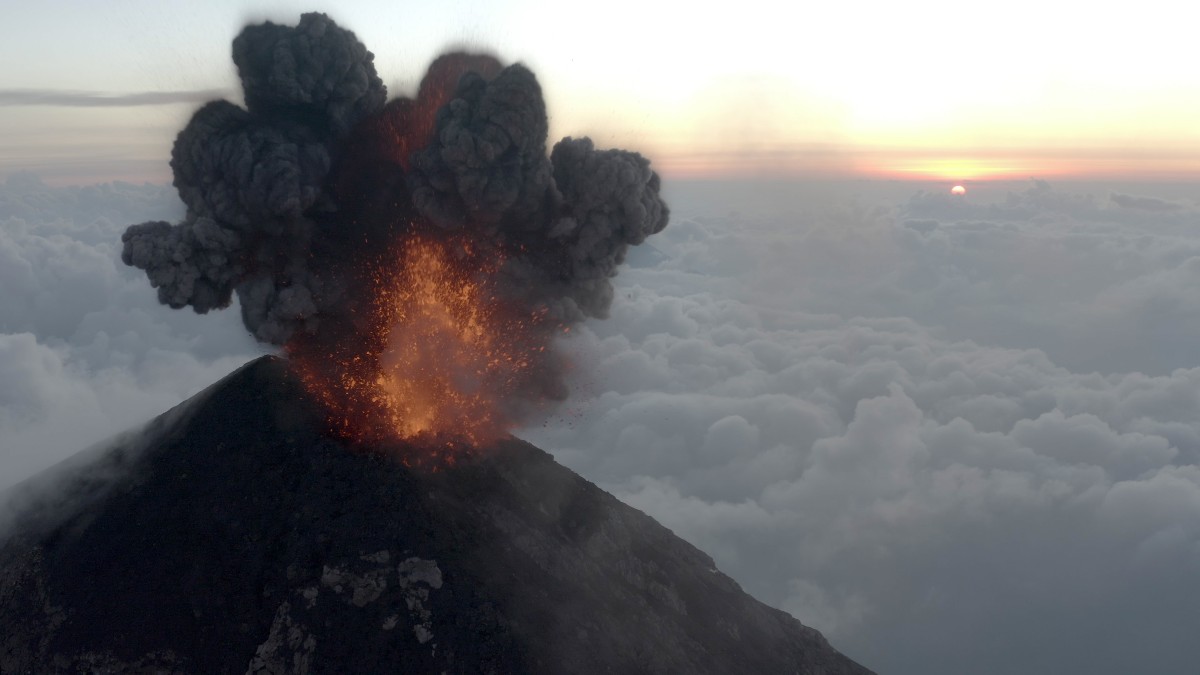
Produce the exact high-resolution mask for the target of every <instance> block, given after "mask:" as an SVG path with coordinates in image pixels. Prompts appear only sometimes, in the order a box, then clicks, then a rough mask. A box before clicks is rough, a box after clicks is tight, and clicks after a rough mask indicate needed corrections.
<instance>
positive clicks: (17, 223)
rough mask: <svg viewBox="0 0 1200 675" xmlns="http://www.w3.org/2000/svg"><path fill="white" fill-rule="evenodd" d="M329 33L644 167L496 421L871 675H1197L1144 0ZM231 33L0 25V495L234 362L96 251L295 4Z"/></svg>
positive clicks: (426, 16)
mask: <svg viewBox="0 0 1200 675" xmlns="http://www.w3.org/2000/svg"><path fill="white" fill-rule="evenodd" d="M346 5H347V6H345V7H339V8H338V9H337V10H336V11H331V14H332V15H333V16H334V17H335V18H336V19H337V20H338V21H339V23H341V24H342V25H345V26H347V27H349V28H351V29H353V30H355V31H356V32H357V33H358V35H359V37H360V38H361V39H362V40H363V41H364V42H365V43H366V44H367V45H368V47H370V48H371V49H372V50H373V51H375V53H376V55H377V57H376V63H377V65H378V66H379V70H380V71H381V73H382V76H383V79H384V81H385V82H386V83H387V84H388V85H389V88H390V89H392V90H393V92H395V91H410V90H411V89H412V87H413V86H414V84H415V81H416V79H417V78H418V77H419V73H420V72H421V70H422V69H423V67H424V65H425V63H426V62H427V61H428V60H429V58H430V57H432V56H433V55H434V54H435V53H436V52H437V51H438V50H439V49H440V48H441V47H443V46H445V45H447V44H456V43H457V44H461V43H469V44H473V45H480V44H487V45H490V46H492V47H494V48H495V50H496V51H497V52H498V53H500V54H501V55H503V56H504V57H506V58H509V59H520V60H523V61H525V62H526V63H528V64H529V65H530V66H531V67H532V68H533V69H534V70H535V72H536V73H537V74H538V76H539V78H540V79H541V81H542V83H543V86H544V88H545V90H546V94H547V105H548V108H549V110H550V114H551V123H552V127H553V128H552V130H551V135H552V137H558V136H563V135H568V134H571V135H580V134H591V135H592V136H593V137H594V138H595V139H596V140H597V142H598V143H599V144H601V145H613V146H618V147H626V148H630V149H635V150H639V151H641V152H643V153H645V154H646V155H647V156H649V157H651V159H652V160H653V162H654V166H656V167H659V168H660V169H661V170H662V171H663V176H664V195H665V198H666V199H667V201H668V202H669V203H670V204H671V206H672V213H673V215H672V221H671V223H670V225H668V227H667V228H666V229H665V230H664V231H663V232H662V233H661V234H659V235H656V236H654V237H652V238H651V239H650V240H649V241H648V243H647V245H645V246H642V247H639V248H637V249H635V250H634V252H633V253H632V254H631V255H630V257H629V260H628V264H627V265H626V266H625V268H624V269H622V270H621V273H620V275H619V276H618V277H617V278H616V280H615V282H616V285H617V292H616V295H615V302H614V305H613V308H612V312H611V316H610V318H609V319H607V320H605V321H590V322H588V323H587V324H585V325H584V326H582V327H581V328H580V329H579V330H578V331H574V336H573V337H572V338H570V339H568V340H565V341H564V342H563V344H562V347H563V348H564V349H566V350H567V351H568V352H569V353H570V354H571V357H572V360H573V362H574V363H576V364H578V368H577V370H576V374H575V375H574V377H573V380H572V382H571V386H572V395H571V399H570V400H569V401H568V402H567V404H566V405H565V406H564V407H563V408H562V409H561V410H559V411H557V412H556V413H555V414H554V415H553V416H551V418H550V419H548V420H546V421H545V424H544V425H542V424H535V425H532V426H531V427H529V428H526V429H522V430H520V431H519V432H518V433H519V435H521V436H522V437H524V438H527V439H528V440H530V441H532V442H534V443H535V444H537V445H539V446H540V447H543V448H545V449H547V450H548V451H550V452H552V453H553V454H554V455H555V457H556V458H557V459H558V460H559V461H560V462H562V463H564V464H565V465H567V466H569V467H570V468H572V469H574V470H576V471H577V472H579V473H580V474H582V475H583V476H584V477H586V478H588V479H589V480H591V481H593V482H595V483H597V484H598V485H600V486H601V487H603V488H605V489H607V490H609V491H611V492H612V493H614V494H615V495H617V496H618V497H619V498H620V499H622V500H624V501H626V502H627V503H629V504H632V505H633V506H635V507H637V508H639V509H642V510H644V511H645V512H647V513H648V514H650V515H651V516H653V517H655V518H656V519H658V520H659V521H660V522H662V523H663V524H664V525H666V526H667V527H669V528H671V529H672V530H673V531H675V532H676V533H677V534H679V535H680V536H682V537H684V538H686V539H687V540H689V541H691V542H692V543H694V544H696V545H697V546H699V547H700V548H701V549H703V550H704V551H706V552H707V553H709V554H710V555H712V556H713V558H714V560H715V561H716V563H717V565H718V567H720V568H721V569H722V570H723V571H724V572H726V573H728V574H730V575H731V576H732V577H733V578H734V579H736V580H737V581H738V582H739V583H740V584H741V585H742V586H743V587H744V588H745V589H746V590H747V591H748V592H750V593H751V594H753V595H754V596H755V597H757V598H759V599H761V600H763V601H764V602H767V603H768V604H771V605H772V606H776V607H780V608H782V609H784V610H786V611H788V612H791V613H792V614H793V615H795V616H796V617H797V618H799V619H800V620H801V621H803V622H804V623H805V624H806V625H810V626H813V627H815V628H817V629H819V630H821V631H822V632H823V633H824V634H825V635H826V636H827V637H828V638H829V639H830V641H831V642H832V644H833V645H834V646H835V647H836V648H838V649H840V650H842V651H844V652H845V653H847V654H848V655H850V656H851V657H852V658H855V659H856V660H858V661H860V662H861V663H863V664H864V665H866V666H868V667H871V668H873V669H875V670H876V671H878V672H880V673H885V674H893V673H895V674H900V675H906V674H909V675H917V674H921V675H928V674H933V675H957V674H960V673H965V672H969V673H978V674H982V675H1004V674H1008V673H1022V674H1023V675H1025V674H1041V673H1044V674H1046V675H1050V674H1057V673H1064V672H1092V673H1103V674H1112V675H1117V674H1122V675H1123V674H1124V673H1130V672H1153V673H1163V674H1168V675H1170V674H1174V673H1179V674H1183V673H1192V672H1194V669H1195V668H1194V664H1195V653H1194V639H1193V635H1194V633H1195V630H1196V628H1197V626H1200V613H1198V610H1197V609H1196V608H1197V607H1200V585H1197V584H1196V583H1195V578H1196V570H1197V569H1200V394H1198V392H1200V349H1198V348H1197V347H1196V339H1195V336H1196V335H1197V334H1200V302H1198V301H1197V298H1200V228H1198V226H1200V188H1197V184H1198V182H1197V180H1196V178H1197V177H1196V176H1195V175H1194V173H1195V169H1196V166H1197V163H1200V147H1198V146H1197V130H1196V128H1195V127H1194V126H1192V127H1189V121H1188V120H1189V119H1191V120H1195V119H1200V116H1197V115H1196V113H1197V112H1200V111H1198V110H1197V98H1196V94H1195V93H1194V92H1197V91H1200V81H1198V78H1200V76H1197V75H1195V74H1194V72H1193V69H1190V68H1189V65H1190V61H1189V58H1190V55H1189V54H1186V53H1184V50H1185V45H1187V44H1190V42H1189V36H1188V35H1186V34H1185V32H1184V31H1185V30H1186V25H1185V24H1186V22H1185V21H1182V20H1179V19H1180V17H1178V16H1175V15H1174V14H1173V12H1176V11H1177V10H1175V9H1173V7H1172V6H1171V5H1169V4H1167V3H1161V4H1155V3H1153V2H1150V3H1138V4H1137V5H1136V6H1133V5H1131V6H1130V7H1128V8H1126V10H1125V11H1119V12H1118V11H1111V12H1106V11H1102V10H1101V9H1099V8H1097V7H1094V6H1084V5H1082V4H1079V5H1076V4H1072V3H1044V2H1043V3H1039V4H1037V5H1034V4H1033V3H1027V4H1022V3H1006V4H1005V5H1004V7H1003V8H996V7H986V6H970V7H968V6H967V5H966V4H965V3H959V4H953V3H944V4H935V3H915V4H912V3H910V4H908V5H906V6H904V7H903V8H900V7H891V6H886V7H885V6H878V7H876V6H873V5H869V4H868V5H856V6H854V7H851V8H847V9H842V8H835V7H820V8H817V7H810V8H803V9H797V10H794V11H793V12H794V13H793V14H791V15H788V14H782V13H781V10H779V9H775V8H768V6H767V5H766V4H765V3H764V4H761V5H755V4H754V3H739V4H738V11H737V12H734V11H732V10H730V11H728V12H726V13H724V14H721V13H716V14H712V15H707V16H698V15H697V14H699V13H696V12H694V11H693V10H692V9H690V8H688V7H683V6H672V5H669V4H650V3H639V4H637V5H634V4H633V3H629V4H628V5H622V4H620V3H609V4H606V5H605V6H604V9H603V11H599V10H598V11H595V12H591V13H589V14H586V15H585V14H583V13H582V10H578V9H569V8H566V7H562V6H550V5H548V4H545V5H541V4H537V3H512V4H507V5H499V4H497V5H487V6H479V4H478V3H457V4H456V3H439V6H438V8H437V9H433V8H431V7H422V6H420V5H416V4H414V5H412V6H409V7H400V6H394V5H388V6H387V7H382V8H376V7H372V6H370V5H368V4H367V3H346ZM249 7H250V6H249V5H247V4H245V3H239V2H225V3H221V2H215V3H209V5H208V6H206V7H203V8H201V7H199V6H191V5H182V4H181V5H179V6H177V7H172V6H170V5H164V4H162V3H159V4H149V3H145V4H142V3H113V4H111V5H108V6H106V7H103V8H102V7H100V6H98V5H95V4H94V3H78V4H68V3H58V4H50V5H47V6H45V7H39V8H34V7H27V8H15V9H14V10H13V11H14V12H17V13H22V12H23V13H24V14H23V15H15V16H14V18H13V20H11V21H6V22H5V24H4V26H0V31H3V33H0V38H2V39H0V58H3V59H4V60H5V62H6V63H20V64H22V67H21V68H6V69H4V72H3V73H0V121H2V122H3V123H2V124H0V129H2V130H3V131H0V288H3V289H4V293H2V294H0V383H2V385H0V490H2V489H4V488H5V487H7V486H9V485H12V484H13V483H16V482H18V481H20V480H22V479H24V478H25V477H28V476H30V475H32V474H33V473H34V472H36V471H38V470H41V469H43V468H45V467H47V466H49V465H51V464H53V463H54V462H56V461H58V460H61V459H62V458H65V457H67V456H69V455H70V454H72V453H73V452H75V451H76V450H78V449H81V448H84V447H86V446H89V445H93V444H97V443H102V442H103V440H104V439H105V438H106V437H109V436H111V435H113V434H116V433H118V432H121V431H123V430H125V429H128V428H131V427H135V426H136V425H138V424H140V423H142V422H144V421H145V420H147V419H149V418H150V417H152V416H153V415H156V414H158V413H160V412H162V411H163V410H165V409H166V408H168V407H170V406H171V405H174V404H175V403H177V402H179V401H182V400H184V399H185V398H187V397H188V396H191V395H192V394H194V393H196V392H198V391H200V390H201V389H203V388H204V387H205V386H207V385H209V384H211V383H212V382H214V381H216V380H217V379H219V378H220V377H222V376H223V375H225V374H227V373H228V372H230V371H231V370H233V369H234V368H236V367H237V366H238V365H240V364H242V363H244V362H246V361H247V360H249V359H251V358H254V357H255V356H257V355H260V354H263V353H266V352H267V351H268V350H267V348H265V347H263V346H262V345H259V344H256V343H255V342H254V341H253V340H252V339H251V338H250V337H249V336H248V335H247V333H246V331H245V329H244V327H243V326H242V324H241V322H240V320H239V317H238V315H237V314H238V312H237V308H236V307H231V308H230V309H228V310H226V311H223V312H214V313H211V314H208V315H204V316H200V315H196V314H193V313H191V312H189V311H173V310H170V309H168V308H166V307H163V306H161V305H159V304H158V303H157V302H156V300H155V294H154V290H153V289H152V288H150V286H149V284H147V283H146V279H145V277H144V275H143V274H142V273H141V272H140V271H138V270H134V269H131V268H129V267H126V266H124V265H123V264H122V263H121V262H120V250H121V244H120V235H121V233H122V232H123V231H124V229H125V227H126V226H127V225H129V224H130V223H138V222H143V221H146V220H152V219H167V220H178V219H180V218H181V217H182V216H183V206H182V204H181V203H180V201H179V199H178V197H177V196H176V194H175V192H174V190H173V189H172V188H171V187H170V186H169V185H168V184H166V183H167V181H169V178H170V177H169V174H168V173H167V168H166V161H167V158H168V157H169V152H170V143H171V139H172V138H173V135H174V133H175V132H176V131H177V130H178V129H179V128H180V127H182V126H183V124H184V123H186V121H187V118H188V115H189V114H190V111H191V110H192V109H193V108H194V107H195V106H196V105H197V104H198V101H200V100H204V99H206V98H208V96H209V95H210V94H209V93H206V92H213V91H217V92H225V93H224V94H223V95H226V96H229V97H233V98H236V96H237V88H236V82H235V81H234V79H233V73H232V66H231V65H230V61H229V56H228V51H229V46H228V45H229V40H230V39H231V38H232V36H233V35H234V34H235V33H236V32H237V30H238V29H239V27H240V26H241V25H242V24H243V23H244V22H245V21H247V20H248V19H259V18H262V17H266V16H270V17H273V18H276V19H277V20H280V21H284V20H294V18H295V15H296V14H298V10H297V9H296V7H293V6H292V5H289V4H286V3H278V4H274V5H266V6H265V9H258V7H264V6H262V5H255V9H250V8H249ZM297 7H298V6H297ZM393 85H394V86H393ZM163 92H166V93H163ZM97 96H124V97H130V98H126V99H123V100H124V102H126V103H132V102H138V103H141V105H136V106H132V105H120V106H115V105H109V104H110V103H113V101H106V100H103V99H97ZM38 97H41V98H40V100H41V101H43V104H39V105H32V104H30V101H31V100H33V99H35V98H38ZM163 98H167V99H170V100H173V101H176V102H172V103H162V102H161V100H162V99H163ZM47 100H50V101H54V102H55V104H53V105H45V104H44V102H45V101H47ZM147 101H149V102H147ZM99 103H104V105H99ZM81 104H87V105H81ZM1192 124H1194V123H1192ZM144 180H149V181H150V182H149V183H143V182H142V181H144ZM123 181H124V182H123ZM959 181H961V182H963V183H964V184H965V185H966V186H967V188H968V191H967V194H966V195H964V196H961V197H956V196H953V195H951V194H950V193H949V187H950V186H951V185H953V184H954V183H955V182H959ZM64 420H69V421H70V423H64Z"/></svg>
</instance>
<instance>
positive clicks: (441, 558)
mask: <svg viewBox="0 0 1200 675" xmlns="http://www.w3.org/2000/svg"><path fill="white" fill-rule="evenodd" d="M323 429H324V423H323V419H322V416H321V415H320V414H319V412H318V410H317V409H316V408H315V406H313V405H312V403H311V402H310V400H309V399H308V398H307V397H306V395H305V394H304V390H303V388H302V387H301V386H300V385H299V382H298V381H297V380H296V379H295V378H294V377H293V376H292V375H291V374H290V373H289V371H288V368H287V364H286V362H284V361H281V360H279V359H275V358H271V357H264V358H262V359H259V360H257V361H254V362H252V363H250V364H247V365H246V366H244V367H243V368H241V369H239V370H238V371H237V372H235V373H233V374H232V375H230V376H228V377H226V378H225V379H224V380H222V381H220V382H218V383H217V384H215V385H213V386H212V387H210V388H209V389H208V390H206V391H205V392H203V393H201V394H199V395H198V396H196V397H194V398H193V399H192V400H190V401H188V402H186V403H184V404H182V405H181V406H179V407H178V408H176V409H175V410H173V411H171V412H170V413H167V414H166V415H163V416H162V417H160V418H159V419H157V420H155V421H154V422H152V423H151V424H150V426H149V427H148V428H147V429H146V430H145V431H144V432H143V433H142V434H140V435H136V436H129V437H127V438H126V439H124V440H122V441H119V442H118V443H117V444H116V445H115V446H113V447H111V448H109V449H107V450H106V451H105V452H103V453H92V454H91V455H90V456H88V457H85V458H77V459H75V460H72V461H71V462H69V463H68V465H65V466H62V467H59V468H58V469H57V470H54V471H52V472H51V473H50V474H47V476H43V477H39V478H36V479H34V480H33V481H30V482H27V483H25V484H23V485H21V486H18V487H17V488H15V489H14V490H13V491H12V492H11V493H10V494H9V495H7V496H6V497H7V499H8V502H9V504H10V505H15V508H16V515H15V516H14V520H13V524H12V525H11V526H10V528H9V531H8V532H7V533H5V534H0V536H3V537H4V539H3V540H0V672H3V673H27V672H28V673H41V672H171V673H307V672H312V673H321V672H361V673H367V672H394V671H396V670H397V668H400V669H402V670H403V671H404V672H411V673H425V672H430V673H441V672H450V673H755V674H760V673H819V674H821V675H836V674H840V673H847V674H850V673H854V674H858V673H868V672H869V671H867V670H866V669H864V668H862V667H861V666H858V665H857V664H855V663H854V662H853V661H851V660H849V659H847V658H846V657H844V656H842V655H841V654H839V653H838V652H836V651H835V650H834V649H833V648H831V647H830V646H829V644H828V643H827V642H826V641H825V639H824V638H823V637H821V635H820V634H819V633H817V632H816V631H815V630H812V629H810V628H806V627H804V626H802V625H801V624H800V623H799V622H798V621H796V620H795V619H793V618H792V617H790V616H789V615H787V614H785V613H783V612H781V611H778V610H775V609H772V608H770V607H767V606H766V605H763V604H762V603H760V602H758V601H756V600H754V599H753V598H751V597H749V596H748V595H746V594H745V593H744V592H742V590H741V589H740V588H739V587H738V585H737V584H736V583H735V582H734V581H733V580H731V579H730V578H728V577H726V576H725V575H724V574H722V573H720V572H719V571H717V569H716V568H715V566H714V564H713V561H712V559H711V558H709V557H708V556H707V555H705V554H704V553H702V552H700V551H699V550H697V549H696V548H695V547H693V546H691V545H690V544H688V543H686V542H684V541H683V540H681V539H679V538H678V537H676V536H674V535H673V534H672V533H671V532H670V531H669V530H667V529H666V528H664V527H662V526H661V525H659V524H658V523H656V522H655V521H654V520H653V519H651V518H649V517H648V516H646V515H644V514H642V513H640V512H639V511H637V510H635V509H633V508H631V507H629V506H627V505H625V504H623V503H621V502H620V501H618V500H617V499H615V498H614V497H612V496H611V495H609V494H608V493H606V492H604V491H602V490H600V489H599V488H597V487H596V486H594V485H592V484H591V483H589V482H588V481H586V480H584V479H582V478H580V477H579V476H578V475H576V474H574V473H573V472H571V471H570V470H568V469H566V468H564V467H562V466H560V465H559V464H557V463H556V462H555V461H554V460H553V459H552V458H551V457H550V456H549V455H548V454H547V453H545V452H543V451H541V450H539V449H537V448H535V447H533V446H531V445H529V444H528V443H524V442H522V441H520V440H516V439H509V440H505V441H502V442H500V443H497V444H496V447H493V448H488V449H486V451H481V452H479V453H478V455H477V456H473V457H471V458H469V459H467V460H464V461H461V462H459V463H457V464H455V465H454V466H451V467H447V468H445V469H443V470H439V471H436V472H434V471H428V470H423V469H416V470H414V469H409V468H406V467H405V466H404V465H403V464H401V463H400V462H397V461H394V460H393V459H391V458H390V455H389V454H388V453H383V452H363V451H362V450H363V449H362V448H358V449H356V451H350V449H349V448H347V447H346V445H347V444H346V443H345V442H343V441H341V440H339V439H336V438H332V437H330V436H328V435H327V434H325V433H324V432H323ZM48 476H49V477H48Z"/></svg>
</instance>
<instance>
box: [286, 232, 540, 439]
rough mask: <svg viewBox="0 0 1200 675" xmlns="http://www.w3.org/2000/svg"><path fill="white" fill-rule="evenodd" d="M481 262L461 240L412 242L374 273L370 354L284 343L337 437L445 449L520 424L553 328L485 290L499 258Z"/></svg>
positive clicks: (354, 347) (356, 348)
mask: <svg viewBox="0 0 1200 675" xmlns="http://www.w3.org/2000/svg"><path fill="white" fill-rule="evenodd" d="M479 258H480V256H478V255H476V254H475V251H474V249H473V247H472V246H471V245H470V242H469V241H466V240H464V239H462V238H459V237H433V236H423V235H414V236H411V237H408V238H406V239H404V240H403V241H401V242H400V243H399V244H398V245H397V250H396V252H395V254H394V255H392V256H388V257H387V258H385V259H383V260H381V261H380V262H379V263H378V265H377V267H376V269H375V270H374V272H373V274H372V278H373V283H374V287H375V291H374V294H373V295H374V299H375V300H374V303H373V305H372V306H371V316H369V317H367V319H366V321H367V325H368V326H369V328H368V331H367V334H368V336H369V337H368V340H367V343H366V346H365V348H363V345H362V344H361V343H357V344H356V343H353V342H352V343H350V344H348V345H346V346H345V347H341V348H336V349H335V350H334V351H332V352H331V353H324V352H323V351H315V350H312V349H308V348H305V347H304V346H299V345H289V352H290V355H291V356H292V358H293V360H294V362H295V363H297V365H298V366H299V368H298V370H299V371H300V373H301V377H302V379H303V381H304V383H305V386H306V388H307V389H308V390H309V391H310V392H311V393H313V394H315V395H316V397H317V398H318V399H319V400H320V401H321V402H322V403H324V404H325V406H326V407H327V409H328V411H329V419H330V423H331V425H332V426H333V428H334V429H335V430H336V431H338V432H339V433H341V434H342V435H345V436H349V437H354V438H358V439H360V440H363V441H379V440H387V439H389V438H390V439H401V440H407V441H420V442H421V444H422V445H424V446H437V447H443V448H446V447H452V446H454V445H455V444H456V443H458V442H463V443H467V444H470V445H473V446H479V445H482V444H486V443H487V442H489V441H494V440H496V439H497V438H499V437H501V436H503V435H504V434H505V433H507V432H508V431H509V430H510V429H512V428H513V427H514V426H516V423H517V422H516V418H517V411H516V409H515V406H516V405H517V402H518V401H519V400H520V397H519V396H518V395H517V394H518V392H520V391H521V390H522V388H523V387H525V386H526V384H527V382H526V381H527V379H528V378H530V377H531V376H533V375H534V371H535V369H536V364H537V363H540V362H542V361H545V360H546V358H547V357H548V355H547V354H546V352H547V350H548V348H549V345H548V343H549V341H550V339H551V334H552V333H553V331H554V330H555V325H554V322H553V321H551V320H549V319H548V317H547V315H546V313H545V312H541V313H536V314H526V315H521V313H520V310H518V309H517V308H516V307H514V306H511V305H510V304H508V303H505V302H503V301H502V300H501V299H500V298H499V297H498V296H497V294H496V291H495V289H494V288H493V287H492V284H491V283H490V279H491V278H493V275H494V273H495V271H496V269H497V268H498V266H499V265H501V264H502V262H503V261H502V260H495V259H493V260H492V261H490V262H484V261H481V260H480V259H479ZM302 344H303V343H300V345H302ZM525 405H528V402H525ZM431 441H432V442H431Z"/></svg>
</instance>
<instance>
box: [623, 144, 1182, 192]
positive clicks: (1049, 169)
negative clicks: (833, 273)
mask: <svg viewBox="0 0 1200 675" xmlns="http://www.w3.org/2000/svg"><path fill="white" fill-rule="evenodd" d="M646 155H647V156H648V157H650V159H651V160H652V162H653V166H654V168H655V169H656V170H658V171H659V172H660V173H662V174H663V175H664V176H665V177H666V178H668V179H669V178H679V179H683V180H689V179H714V180H716V179H722V178H728V179H744V178H756V177H761V178H779V179H788V178H797V179H799V178H830V179H842V178H846V179H855V178H859V179H862V178H867V179H879V180H917V181H939V182H948V183H951V184H955V183H961V182H965V181H987V180H1022V179H1026V178H1046V179H1055V178H1057V179H1076V180H1133V181H1140V180H1168V181H1175V180H1189V181H1191V180H1200V148H1198V149H1194V150H1190V151H1189V149H1188V148H1178V149H1173V150H1160V149H1156V148H1100V149H1090V148H1089V149H1075V148H1061V149H1057V148H1049V149H1047V148H1036V149H1025V148H1004V149H977V150H970V149H967V150H957V151H955V150H951V151H945V152H942V151H939V149H937V148H930V149H921V148H895V147H890V148H880V147H874V148H872V147H867V146H853V145H846V146H841V147H834V146H811V147H804V146H798V147H793V148H791V149H782V150H780V151H777V152H762V151H748V152H738V151H736V150H729V151H706V150H703V149H691V148H680V147H670V148H668V147H661V148H659V149H658V151H657V152H654V151H651V152H647V153H646Z"/></svg>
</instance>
